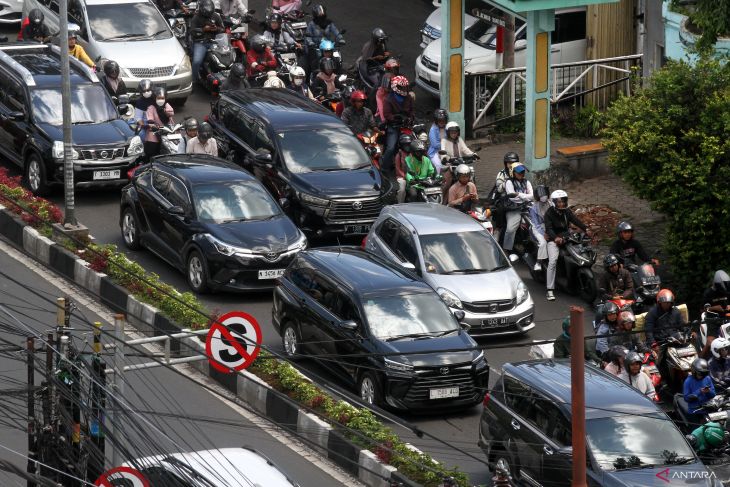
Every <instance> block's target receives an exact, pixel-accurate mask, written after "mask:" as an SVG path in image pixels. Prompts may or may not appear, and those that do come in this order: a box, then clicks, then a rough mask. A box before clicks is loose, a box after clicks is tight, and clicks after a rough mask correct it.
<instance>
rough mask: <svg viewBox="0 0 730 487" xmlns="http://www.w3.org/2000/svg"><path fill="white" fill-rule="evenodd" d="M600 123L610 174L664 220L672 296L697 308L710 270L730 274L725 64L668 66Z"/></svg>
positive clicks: (729, 110) (729, 100) (729, 102)
mask: <svg viewBox="0 0 730 487" xmlns="http://www.w3.org/2000/svg"><path fill="white" fill-rule="evenodd" d="M605 123H606V128H605V129H604V130H603V132H602V135H603V137H604V144H605V146H606V147H607V148H608V150H609V163H610V165H611V167H612V169H613V170H614V172H615V173H616V174H619V175H621V177H622V178H623V179H624V180H625V181H626V182H627V183H628V184H629V185H630V186H631V187H632V188H633V190H634V191H635V192H636V193H637V194H638V195H640V196H641V197H643V198H645V199H647V200H649V201H650V202H651V205H652V207H653V209H655V210H657V211H660V212H662V213H664V214H665V215H667V217H668V219H669V227H668V232H667V241H666V242H665V251H666V258H668V259H669V260H670V261H671V263H672V266H673V269H674V275H675V277H676V280H677V287H678V289H677V290H678V291H680V293H681V295H682V296H681V297H682V298H683V299H685V300H688V301H689V302H690V303H692V304H693V305H695V306H696V305H698V304H699V303H698V301H699V298H700V296H701V292H702V288H703V287H704V286H706V285H707V282H708V277H710V276H711V274H712V272H713V271H714V270H715V269H718V268H725V269H728V268H730V137H729V135H730V64H727V63H721V62H718V61H716V60H712V59H709V58H703V59H701V60H700V61H698V62H697V63H696V64H695V66H691V65H689V64H687V63H685V62H670V63H669V64H668V65H667V66H665V67H664V68H663V69H661V70H659V71H657V72H655V73H654V75H653V76H652V78H651V79H650V80H649V83H647V87H645V88H643V89H640V90H639V91H638V92H637V93H636V94H635V95H634V96H633V97H630V98H629V97H622V98H620V99H618V100H617V101H616V102H615V103H614V104H613V105H612V106H611V107H610V108H609V110H608V111H607V113H606V118H605ZM694 309H697V308H694Z"/></svg>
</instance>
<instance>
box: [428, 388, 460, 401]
mask: <svg viewBox="0 0 730 487" xmlns="http://www.w3.org/2000/svg"><path fill="white" fill-rule="evenodd" d="M428 397H429V399H446V398H448V397H459V388H458V387H444V388H443V389H429V391H428Z"/></svg>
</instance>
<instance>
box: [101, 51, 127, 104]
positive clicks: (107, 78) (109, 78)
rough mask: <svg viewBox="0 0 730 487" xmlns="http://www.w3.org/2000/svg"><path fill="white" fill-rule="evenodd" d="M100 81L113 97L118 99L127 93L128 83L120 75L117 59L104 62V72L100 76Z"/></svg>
mask: <svg viewBox="0 0 730 487" xmlns="http://www.w3.org/2000/svg"><path fill="white" fill-rule="evenodd" d="M99 81H101V84H102V86H104V89H106V91H107V93H109V96H111V97H113V98H117V99H118V98H119V97H120V96H121V95H125V94H127V85H125V84H124V80H123V79H122V78H121V77H120V76H119V64H117V62H116V61H111V60H110V61H107V62H106V63H104V74H102V75H101V76H99Z"/></svg>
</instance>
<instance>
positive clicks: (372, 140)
mask: <svg viewBox="0 0 730 487" xmlns="http://www.w3.org/2000/svg"><path fill="white" fill-rule="evenodd" d="M380 135H381V133H380V132H372V131H370V130H366V131H365V132H362V133H359V134H357V140H359V141H360V143H361V144H362V146H363V148H364V149H365V152H367V153H368V155H369V156H370V160H371V161H372V162H373V165H374V166H375V167H376V168H377V169H380V156H381V155H382V154H383V149H382V147H381V146H380V143H379V142H378V141H379V139H380Z"/></svg>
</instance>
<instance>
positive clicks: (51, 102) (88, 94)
mask: <svg viewBox="0 0 730 487" xmlns="http://www.w3.org/2000/svg"><path fill="white" fill-rule="evenodd" d="M30 96H31V102H32V104H33V117H34V118H35V120H36V122H39V123H47V124H50V125H61V123H62V121H63V112H62V107H61V88H60V87H59V88H58V89H37V90H32V91H31V92H30ZM118 116H119V115H118V114H117V111H116V110H115V109H114V105H113V104H112V101H111V100H110V99H109V97H108V96H107V94H106V91H105V90H104V88H103V87H102V86H101V84H99V83H95V84H93V85H74V84H71V123H73V124H83V123H101V122H108V121H110V120H116V119H117V118H118Z"/></svg>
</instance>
